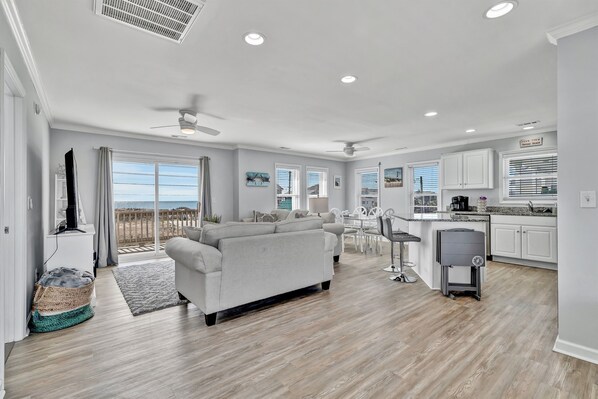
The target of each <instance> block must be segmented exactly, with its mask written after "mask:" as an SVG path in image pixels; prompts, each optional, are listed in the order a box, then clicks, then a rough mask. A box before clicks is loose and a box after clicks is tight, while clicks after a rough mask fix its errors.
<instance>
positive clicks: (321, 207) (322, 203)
mask: <svg viewBox="0 0 598 399" xmlns="http://www.w3.org/2000/svg"><path fill="white" fill-rule="evenodd" d="M309 211H310V212H311V213H317V214H318V216H320V213H321V212H328V197H322V198H320V197H317V198H310V199H309Z"/></svg>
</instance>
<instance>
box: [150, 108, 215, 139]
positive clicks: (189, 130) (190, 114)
mask: <svg viewBox="0 0 598 399" xmlns="http://www.w3.org/2000/svg"><path fill="white" fill-rule="evenodd" d="M179 114H180V115H181V116H180V117H179V124H178V125H166V126H152V127H150V129H162V128H166V127H175V126H178V127H179V128H180V129H181V133H183V134H194V133H195V132H202V133H206V134H209V135H211V136H218V135H219V134H220V132H219V131H218V130H216V129H212V128H210V127H206V126H200V125H198V124H197V115H198V113H197V112H195V111H192V110H189V109H180V110H179Z"/></svg>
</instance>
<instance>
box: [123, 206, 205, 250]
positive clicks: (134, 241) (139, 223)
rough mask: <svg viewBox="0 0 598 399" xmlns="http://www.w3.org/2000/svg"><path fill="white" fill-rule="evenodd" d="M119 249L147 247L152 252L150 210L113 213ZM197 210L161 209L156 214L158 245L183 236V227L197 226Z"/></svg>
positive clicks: (153, 237)
mask: <svg viewBox="0 0 598 399" xmlns="http://www.w3.org/2000/svg"><path fill="white" fill-rule="evenodd" d="M114 216H115V223H116V238H117V242H118V247H119V248H125V247H147V248H148V251H152V250H154V248H155V247H154V243H155V222H154V211H153V210H151V209H142V210H132V209H117V210H116V211H115V212H114ZM198 219H199V212H198V211H197V209H161V210H160V211H159V214H158V231H159V233H160V243H161V244H164V243H165V242H166V241H167V240H169V239H171V238H173V237H182V236H184V232H183V227H184V226H194V227H196V226H199V220H198Z"/></svg>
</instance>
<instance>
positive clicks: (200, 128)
mask: <svg viewBox="0 0 598 399" xmlns="http://www.w3.org/2000/svg"><path fill="white" fill-rule="evenodd" d="M195 130H197V131H199V132H202V133H205V134H209V135H210V136H218V135H219V134H220V132H219V131H218V130H216V129H212V128H209V127H205V126H195Z"/></svg>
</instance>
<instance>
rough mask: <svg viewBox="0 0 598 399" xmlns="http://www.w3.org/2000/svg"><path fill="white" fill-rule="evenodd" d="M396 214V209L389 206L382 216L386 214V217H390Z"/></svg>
mask: <svg viewBox="0 0 598 399" xmlns="http://www.w3.org/2000/svg"><path fill="white" fill-rule="evenodd" d="M394 214H395V210H394V209H392V208H388V209H387V210H385V211H384V213H383V214H382V216H384V217H385V218H387V217H390V216H392V215H394Z"/></svg>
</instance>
